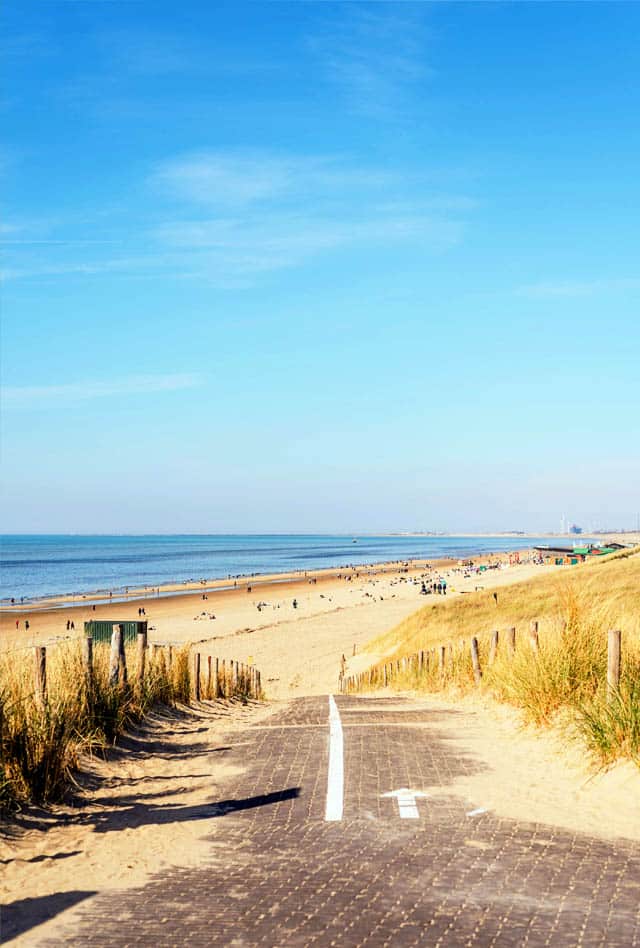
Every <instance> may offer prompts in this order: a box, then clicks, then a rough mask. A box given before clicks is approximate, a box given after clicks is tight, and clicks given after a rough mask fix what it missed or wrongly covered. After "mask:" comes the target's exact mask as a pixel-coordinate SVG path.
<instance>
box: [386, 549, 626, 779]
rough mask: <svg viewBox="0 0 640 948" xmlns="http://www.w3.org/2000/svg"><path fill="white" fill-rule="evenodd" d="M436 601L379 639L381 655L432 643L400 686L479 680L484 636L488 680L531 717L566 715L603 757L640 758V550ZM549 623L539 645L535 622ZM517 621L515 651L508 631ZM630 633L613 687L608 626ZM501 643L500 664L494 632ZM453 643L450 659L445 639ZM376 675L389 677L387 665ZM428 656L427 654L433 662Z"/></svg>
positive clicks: (542, 720)
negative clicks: (610, 690)
mask: <svg viewBox="0 0 640 948" xmlns="http://www.w3.org/2000/svg"><path fill="white" fill-rule="evenodd" d="M497 592H498V603H497V604H496V602H495V600H494V599H493V590H488V591H486V592H480V593H478V594H476V595H474V596H473V597H471V596H470V597H468V598H466V597H460V598H456V599H453V600H451V601H450V602H448V603H442V604H439V605H438V606H437V607H430V606H427V607H425V608H423V609H421V610H420V611H419V612H417V613H415V614H414V615H413V616H410V617H409V618H408V619H407V620H406V621H405V622H403V623H401V624H400V625H399V626H397V627H396V628H395V629H392V630H391V631H390V632H388V633H386V634H385V635H383V636H381V637H380V638H378V639H376V640H374V641H373V642H372V643H371V644H370V645H369V649H370V650H371V651H376V652H378V653H381V652H382V653H383V654H385V659H384V660H383V662H382V663H381V664H384V663H385V662H386V663H388V662H390V661H393V662H395V661H397V660H398V659H399V658H400V659H402V657H403V656H408V655H411V654H415V653H416V652H419V651H424V652H425V653H427V654H428V656H429V658H428V668H426V667H425V668H424V669H422V670H421V671H418V665H417V662H414V663H413V665H412V666H411V667H406V668H405V669H404V670H403V669H402V668H401V669H400V674H394V678H393V682H392V685H393V686H394V687H404V688H413V689H415V690H417V691H443V690H449V689H452V688H453V689H455V690H456V691H457V692H461V691H462V692H464V691H470V690H472V689H474V688H475V687H476V684H475V681H474V676H473V669H472V664H471V656H470V649H469V642H470V639H471V637H472V636H475V637H476V638H477V639H478V645H479V654H480V664H481V668H482V682H481V685H480V687H481V689H482V690H483V691H484V692H486V693H489V694H491V695H492V696H493V697H495V698H497V699H498V700H500V701H504V702H506V703H508V704H511V705H513V706H515V707H517V708H519V709H520V710H521V711H522V712H523V714H524V717H525V719H526V720H528V721H531V722H534V723H535V724H538V725H546V724H550V723H552V722H555V721H558V720H559V719H560V718H563V719H564V720H565V721H568V722H570V723H571V725H572V727H571V728H570V729H569V731H570V732H572V733H574V734H577V735H579V737H580V739H581V740H582V741H583V742H584V743H585V744H586V746H587V748H588V750H589V751H590V752H591V754H592V755H593V756H594V758H595V759H596V760H597V761H598V762H600V763H603V764H609V763H611V762H613V761H614V760H616V759H618V758H628V759H631V760H633V761H635V762H636V763H637V764H638V765H639V766H640V554H638V551H635V552H634V553H632V554H629V553H625V554H623V555H621V556H613V557H609V558H607V559H606V560H604V559H603V560H601V561H596V562H594V563H592V564H586V565H585V566H583V567H573V568H572V569H571V570H570V571H569V569H568V568H566V569H563V570H562V571H561V570H560V568H559V570H558V573H557V574H551V575H549V574H546V575H543V576H541V577H540V578H538V579H534V580H532V581H530V582H528V583H518V584H515V585H514V586H510V587H503V588H500V589H499V590H497ZM532 619H535V620H537V621H538V623H539V648H538V650H537V651H536V650H535V649H533V648H532V646H531V644H530V641H529V636H528V630H529V623H530V621H531V620H532ZM510 627H515V628H516V643H517V644H516V651H515V654H511V651H510V649H509V647H508V638H507V634H506V630H507V629H508V628H510ZM611 628H615V629H620V630H621V632H622V669H621V679H620V688H619V691H618V692H617V693H616V694H614V695H612V696H610V695H608V694H607V685H606V679H607V633H608V630H609V629H611ZM493 630H498V632H499V647H498V650H497V654H496V656H495V660H494V661H493V662H492V663H490V639H491V632H492V631H493ZM441 645H444V648H445V652H444V659H445V661H444V664H443V665H442V664H441V662H440V647H441ZM381 664H379V665H378V666H377V668H378V674H377V679H376V683H377V684H379V682H380V673H379V669H380V668H381ZM425 664H426V663H425Z"/></svg>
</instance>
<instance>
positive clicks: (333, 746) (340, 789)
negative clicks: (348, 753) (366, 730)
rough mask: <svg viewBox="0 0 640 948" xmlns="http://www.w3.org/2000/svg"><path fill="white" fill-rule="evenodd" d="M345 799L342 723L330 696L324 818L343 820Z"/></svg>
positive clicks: (334, 702) (333, 699)
mask: <svg viewBox="0 0 640 948" xmlns="http://www.w3.org/2000/svg"><path fill="white" fill-rule="evenodd" d="M343 799H344V751H343V738H342V721H341V720H340V712H339V711H338V706H337V704H336V701H335V698H334V697H333V695H329V770H328V773H327V806H326V809H325V811H324V818H325V820H328V821H331V822H332V821H335V820H341V819H342V808H343Z"/></svg>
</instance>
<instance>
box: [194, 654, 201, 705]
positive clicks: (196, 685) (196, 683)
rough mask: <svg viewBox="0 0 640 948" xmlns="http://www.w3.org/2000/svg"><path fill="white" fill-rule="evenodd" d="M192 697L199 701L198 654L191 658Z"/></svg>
mask: <svg viewBox="0 0 640 948" xmlns="http://www.w3.org/2000/svg"><path fill="white" fill-rule="evenodd" d="M193 696H194V698H195V699H196V701H200V652H196V654H195V655H194V656H193Z"/></svg>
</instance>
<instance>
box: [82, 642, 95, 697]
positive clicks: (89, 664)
mask: <svg viewBox="0 0 640 948" xmlns="http://www.w3.org/2000/svg"><path fill="white" fill-rule="evenodd" d="M82 664H83V665H84V678H85V683H86V686H87V691H92V690H93V637H92V636H90V635H85V637H84V639H83V642H82Z"/></svg>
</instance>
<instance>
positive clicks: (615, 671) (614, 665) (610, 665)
mask: <svg viewBox="0 0 640 948" xmlns="http://www.w3.org/2000/svg"><path fill="white" fill-rule="evenodd" d="M621 638H622V633H621V632H620V629H610V630H609V637H608V641H607V701H609V703H611V702H612V701H613V700H614V699H615V697H616V695H617V694H618V691H619V688H620V667H621V664H622V652H621V648H620V646H621Z"/></svg>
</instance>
